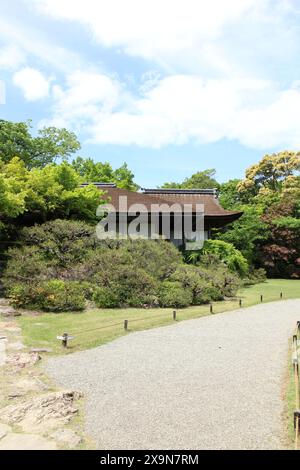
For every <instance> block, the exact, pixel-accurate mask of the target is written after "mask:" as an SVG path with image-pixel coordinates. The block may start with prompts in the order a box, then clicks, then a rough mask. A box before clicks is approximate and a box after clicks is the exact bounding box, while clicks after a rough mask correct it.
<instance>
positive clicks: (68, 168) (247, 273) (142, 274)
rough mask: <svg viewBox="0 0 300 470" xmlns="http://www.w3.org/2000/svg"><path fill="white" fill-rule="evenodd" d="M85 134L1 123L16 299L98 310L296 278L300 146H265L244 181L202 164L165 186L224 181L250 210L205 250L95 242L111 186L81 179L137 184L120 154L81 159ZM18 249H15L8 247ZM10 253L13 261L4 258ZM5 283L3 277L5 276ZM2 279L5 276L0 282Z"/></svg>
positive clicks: (3, 225) (225, 195)
mask: <svg viewBox="0 0 300 470" xmlns="http://www.w3.org/2000/svg"><path fill="white" fill-rule="evenodd" d="M79 149H80V144H79V142H78V140H77V137H76V135H75V134H73V133H72V132H69V131H67V130H66V129H56V128H54V127H51V128H45V129H42V130H40V131H39V132H38V133H37V135H36V136H33V135H32V133H31V124H30V122H27V123H11V122H8V121H3V120H0V269H1V270H3V269H4V268H5V271H4V276H3V283H4V286H5V288H6V292H7V294H8V295H9V296H10V298H11V301H12V303H13V304H14V305H16V306H19V307H29V308H37V309H42V310H45V311H53V312H59V311H67V310H70V311H72V310H82V309H84V307H85V305H86V303H87V302H94V303H95V304H96V305H97V306H99V307H107V308H112V307H120V306H133V307H140V306H162V307H178V308H179V307H186V306H189V305H198V304H201V303H206V302H210V301H213V300H219V299H222V298H224V297H225V296H232V295H235V293H236V291H237V289H238V287H239V284H240V280H242V282H243V284H251V283H255V282H259V281H262V280H264V277H265V272H267V274H268V275H269V276H272V277H287V278H288V277H289V278H300V174H299V171H300V154H299V153H296V152H288V151H285V152H280V153H278V154H273V155H266V156H264V157H263V158H262V160H261V161H260V162H258V163H257V164H256V165H252V166H251V167H250V168H249V169H248V170H247V171H246V175H245V179H244V180H237V179H236V180H230V181H228V182H226V183H223V184H219V183H218V182H217V180H216V179H215V174H216V172H215V170H214V169H209V170H205V171H200V172H197V173H195V174H194V175H192V176H191V177H190V178H186V179H185V180H184V181H182V182H177V183H165V184H164V185H163V187H164V188H170V187H174V188H179V189H193V188H216V189H217V190H218V193H219V199H220V203H221V205H222V206H223V207H224V208H225V209H228V210H237V211H242V212H243V216H242V217H241V218H240V219H239V220H237V221H235V222H234V223H233V224H231V225H228V226H227V227H225V228H222V229H218V230H217V229H216V230H214V231H213V240H209V241H207V242H206V243H205V245H204V248H203V250H201V251H200V252H188V253H186V254H184V256H182V254H181V253H179V251H178V250H177V249H176V248H175V247H174V246H173V245H172V244H170V243H168V242H164V241H162V240H160V241H142V240H136V241H117V240H107V241H99V240H97V238H96V236H95V222H96V209H97V207H98V205H99V203H101V202H103V201H104V200H105V195H104V193H103V192H101V191H99V190H98V189H97V188H96V187H95V186H94V185H87V186H84V187H83V186H81V185H82V183H83V182H85V183H91V182H96V181H101V182H114V183H115V184H116V185H117V186H118V187H120V188H125V189H129V190H136V189H138V185H137V184H136V183H135V182H134V175H133V173H132V172H131V171H130V169H129V168H128V166H127V164H126V163H124V164H123V165H122V166H121V167H120V168H117V169H113V168H112V166H111V165H110V164H109V163H108V162H94V161H93V160H92V159H90V158H82V157H76V158H74V159H73V161H71V162H68V159H70V157H72V156H73V155H74V154H76V152H77V151H78V150H79ZM9 246H13V248H9ZM5 260H8V261H7V263H6V261H5ZM0 281H1V280H0ZM0 288H1V282H0Z"/></svg>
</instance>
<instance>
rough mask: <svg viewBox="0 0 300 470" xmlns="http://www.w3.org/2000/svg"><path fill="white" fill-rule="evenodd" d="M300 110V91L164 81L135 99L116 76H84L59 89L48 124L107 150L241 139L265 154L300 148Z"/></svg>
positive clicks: (234, 82)
mask: <svg viewBox="0 0 300 470" xmlns="http://www.w3.org/2000/svg"><path fill="white" fill-rule="evenodd" d="M141 89H142V90H143V87H142V88H141ZM299 106H300V91H299V90H298V89H297V87H292V88H290V89H287V90H284V91H281V90H280V89H279V88H278V87H276V86H275V85H274V83H272V82H271V81H267V80H260V79H244V80H242V79H209V80H203V79H201V78H199V77H197V76H189V75H173V76H169V77H165V78H162V79H158V78H157V77H156V78H155V82H154V83H153V84H152V86H151V87H150V88H149V89H148V88H147V87H146V88H145V90H144V92H143V96H141V97H134V96H133V95H129V94H128V92H127V91H126V90H125V89H124V87H122V86H121V84H120V83H118V82H117V81H116V80H113V79H112V78H110V77H108V76H105V75H102V74H94V73H83V72H76V73H74V74H72V75H70V76H69V77H68V79H67V82H66V86H65V88H62V87H55V88H54V106H53V109H52V118H51V120H50V121H48V122H47V124H49V123H51V124H55V125H60V126H66V127H72V128H73V129H76V130H79V131H84V132H85V133H86V135H87V136H88V138H89V140H90V141H92V142H94V143H99V144H117V145H138V146H141V147H152V148H160V147H163V146H167V145H170V144H173V145H174V144H175V145H181V144H184V143H187V142H189V141H196V142H199V143H210V142H216V141H218V140H220V139H234V140H237V141H239V142H241V143H242V144H244V145H247V146H250V147H254V148H260V149H264V148H270V147H278V148H280V147H293V148H296V147H299V146H300V129H299V126H298V124H297V122H298V121H297V113H298V109H299ZM43 124H45V122H44V123H43Z"/></svg>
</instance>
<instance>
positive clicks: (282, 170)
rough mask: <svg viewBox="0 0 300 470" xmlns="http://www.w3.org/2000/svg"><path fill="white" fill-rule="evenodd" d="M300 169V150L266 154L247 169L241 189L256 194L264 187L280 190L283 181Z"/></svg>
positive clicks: (240, 185)
mask: <svg viewBox="0 0 300 470" xmlns="http://www.w3.org/2000/svg"><path fill="white" fill-rule="evenodd" d="M299 171H300V153H299V152H289V151H285V152H280V153H273V154H272V155H265V156H264V157H263V158H262V159H261V160H260V162H258V163H257V164H255V165H252V166H251V167H250V168H248V170H246V178H245V179H244V180H243V181H242V182H241V183H240V184H239V187H238V189H239V191H241V192H249V193H252V194H254V195H256V194H258V193H259V192H260V191H261V190H262V189H268V190H270V191H280V190H281V188H282V183H283V181H284V180H285V179H286V178H288V177H290V176H292V175H294V174H295V173H298V172H299Z"/></svg>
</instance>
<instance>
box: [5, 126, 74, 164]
mask: <svg viewBox="0 0 300 470" xmlns="http://www.w3.org/2000/svg"><path fill="white" fill-rule="evenodd" d="M79 149H80V143H79V142H78V139H77V137H76V135H75V134H74V133H73V132H70V131H68V130H66V129H57V128H56V127H45V128H43V129H41V130H39V131H38V133H37V136H36V137H34V136H32V135H31V121H27V122H10V121H4V120H0V159H1V160H2V161H3V162H5V163H8V162H9V161H10V160H11V159H12V158H14V157H19V158H20V159H21V160H23V161H24V163H25V165H26V167H27V168H43V167H44V166H45V165H48V164H49V163H53V162H55V161H56V160H57V159H62V160H67V159H68V158H69V157H70V156H71V155H72V154H74V153H75V152H77V150H79Z"/></svg>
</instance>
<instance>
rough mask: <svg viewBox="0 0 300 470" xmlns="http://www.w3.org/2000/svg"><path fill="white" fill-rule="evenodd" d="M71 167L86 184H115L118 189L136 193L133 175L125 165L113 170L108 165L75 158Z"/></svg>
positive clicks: (136, 187) (89, 159)
mask: <svg viewBox="0 0 300 470" xmlns="http://www.w3.org/2000/svg"><path fill="white" fill-rule="evenodd" d="M72 166H73V168H74V169H75V170H76V172H77V173H78V174H79V175H80V176H81V177H82V178H83V180H84V182H86V183H93V182H99V181H100V182H102V183H115V184H116V185H117V186H118V188H123V189H129V190H131V191H136V190H137V189H138V185H137V184H135V182H134V174H133V173H132V171H130V170H129V168H128V166H127V164H126V163H124V164H123V165H122V166H120V168H116V169H115V170H114V169H113V168H112V166H111V165H110V163H108V162H105V163H102V162H94V161H93V160H92V159H91V158H82V157H77V158H75V159H74V160H73V161H72Z"/></svg>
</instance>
